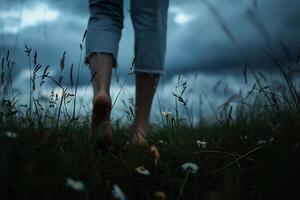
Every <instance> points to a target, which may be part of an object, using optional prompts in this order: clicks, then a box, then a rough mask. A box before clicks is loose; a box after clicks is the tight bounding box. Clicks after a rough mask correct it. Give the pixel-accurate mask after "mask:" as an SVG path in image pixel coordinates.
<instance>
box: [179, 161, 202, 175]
mask: <svg viewBox="0 0 300 200" xmlns="http://www.w3.org/2000/svg"><path fill="white" fill-rule="evenodd" d="M181 168H182V169H183V171H186V170H188V169H191V170H192V171H191V172H192V173H193V174H196V173H197V172H198V170H199V167H198V165H197V164H195V163H192V162H186V163H184V164H182V165H181Z"/></svg>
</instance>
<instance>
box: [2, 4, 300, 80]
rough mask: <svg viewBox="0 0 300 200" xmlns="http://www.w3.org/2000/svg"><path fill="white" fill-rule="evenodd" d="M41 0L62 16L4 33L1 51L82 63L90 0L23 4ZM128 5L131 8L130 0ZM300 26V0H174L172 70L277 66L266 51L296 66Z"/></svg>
mask: <svg viewBox="0 0 300 200" xmlns="http://www.w3.org/2000/svg"><path fill="white" fill-rule="evenodd" d="M20 2H22V1H21V0H20V1H8V0H4V1H1V3H0V4H1V6H0V16H1V12H3V11H7V10H10V9H14V10H20ZM41 2H42V3H44V4H46V5H48V6H49V8H51V9H53V10H56V11H58V12H59V14H60V15H59V17H58V18H57V19H56V20H54V21H49V22H45V23H37V24H36V25H34V26H28V27H25V28H24V29H22V30H21V32H20V33H19V34H16V33H9V32H7V33H1V32H0V40H1V41H2V42H1V44H0V48H1V49H0V53H2V54H3V53H4V52H5V50H4V49H7V48H9V49H16V50H15V52H14V53H15V54H16V55H15V59H16V61H17V64H18V66H19V67H20V69H22V67H23V66H26V64H24V62H25V61H26V58H25V55H24V44H28V45H29V46H32V47H33V48H34V49H36V50H37V51H38V52H39V57H40V61H41V62H42V63H44V64H50V65H53V66H58V63H59V59H60V57H61V54H62V53H63V52H64V51H66V52H67V59H66V60H67V61H66V62H67V64H68V66H70V65H71V63H73V64H75V65H77V64H78V62H79V56H80V50H79V43H80V41H81V38H82V34H83V32H84V30H85V28H86V25H87V20H88V1H87V0H86V1H82V0H73V1H62V0H48V1H41V0H24V1H23V5H24V6H25V7H26V6H27V7H28V8H30V7H32V6H34V5H35V4H36V3H41ZM125 5H126V6H127V8H126V9H128V8H129V6H128V1H125ZM125 17H126V20H125V26H124V27H125V28H124V29H123V38H122V41H121V44H120V50H119V69H118V70H119V75H125V74H127V72H128V70H129V67H130V64H131V61H132V58H133V31H132V26H131V22H130V20H129V12H127V11H125ZM0 20H1V18H0ZM11 20H13V19H11ZM14 20H15V19H14ZM5 23H7V22H6V21H3V20H2V21H1V23H0V25H1V26H0V27H4V26H6V25H7V24H5ZM299 24H300V2H299V1H298V0H289V1H281V0H261V1H259V0H257V1H251V0H247V1H246V0H244V1H241V0H230V1H229V0H228V1H224V0H186V1H182V0H170V13H169V29H168V48H167V57H166V67H165V69H166V73H167V75H169V76H171V75H172V74H178V73H184V72H193V71H196V70H197V71H202V72H209V73H216V74H218V73H219V74H222V73H225V72H227V73H232V72H234V71H235V70H240V68H241V67H242V66H243V65H244V64H246V63H247V64H252V65H253V66H254V67H257V68H259V69H260V68H268V69H272V68H270V67H272V66H273V65H272V63H271V62H270V59H268V58H267V57H266V56H265V55H264V54H263V53H262V51H261V50H260V49H265V50H268V51H270V52H271V53H272V54H274V56H275V57H276V58H278V59H279V60H280V61H281V62H282V63H284V64H291V63H293V61H294V60H295V57H296V47H297V45H299V44H300V41H299V35H300V26H299ZM0 31H1V29H0ZM1 38H2V39H1ZM16 38H17V39H16ZM15 41H17V45H16V47H15ZM19 71H21V70H19ZM82 77H83V78H82V79H84V81H83V82H84V83H86V82H88V80H89V73H88V71H87V70H86V69H85V70H84V72H83V75H82Z"/></svg>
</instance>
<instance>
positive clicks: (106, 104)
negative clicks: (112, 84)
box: [91, 94, 112, 146]
mask: <svg viewBox="0 0 300 200" xmlns="http://www.w3.org/2000/svg"><path fill="white" fill-rule="evenodd" d="M110 111H111V99H110V96H109V95H106V94H98V95H97V96H96V97H95V98H94V106H93V115H92V135H91V136H94V137H95V136H96V137H97V135H98V136H99V135H100V139H99V145H100V146H107V145H111V143H112V129H111V123H110Z"/></svg>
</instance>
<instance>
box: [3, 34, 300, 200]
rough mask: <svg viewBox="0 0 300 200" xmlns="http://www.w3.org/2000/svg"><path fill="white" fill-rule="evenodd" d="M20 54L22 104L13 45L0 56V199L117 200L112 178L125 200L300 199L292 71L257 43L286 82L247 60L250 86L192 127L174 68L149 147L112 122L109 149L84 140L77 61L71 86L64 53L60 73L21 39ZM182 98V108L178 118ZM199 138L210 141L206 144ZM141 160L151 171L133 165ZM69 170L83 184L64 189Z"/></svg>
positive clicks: (298, 114) (85, 116) (298, 112)
mask: <svg viewBox="0 0 300 200" xmlns="http://www.w3.org/2000/svg"><path fill="white" fill-rule="evenodd" d="M83 41H84V38H83V40H82V42H83ZM80 49H81V50H82V44H80ZM25 52H26V54H27V56H28V61H29V66H30V72H31V73H30V80H29V84H30V91H29V97H28V98H29V100H28V102H29V103H28V104H24V103H21V102H20V99H19V94H17V92H16V90H15V88H14V86H13V81H12V70H13V67H12V63H13V61H12V60H10V54H9V51H8V53H7V55H6V56H4V57H3V58H2V65H1V86H0V92H1V107H0V122H1V125H0V185H1V187H0V191H1V192H0V198H1V199H13V198H16V199H32V198H33V197H37V198H42V199H113V195H112V188H113V186H114V185H115V184H116V185H118V186H119V187H120V188H121V190H122V191H123V192H124V194H125V195H126V197H127V199H189V200H192V199H209V200H210V199H211V200H213V199H279V198H280V199H282V198H284V199H297V197H298V190H299V184H297V182H298V181H299V177H300V172H299V169H300V161H299V155H300V152H299V136H300V135H299V131H300V123H299V122H300V104H299V101H300V94H299V88H298V87H296V81H295V79H294V74H295V73H297V71H296V70H294V69H290V68H286V67H284V66H283V65H282V64H280V63H279V62H278V61H277V60H276V59H275V58H274V57H272V55H271V54H270V53H269V52H267V51H263V52H264V53H265V54H266V56H268V57H269V58H270V59H271V60H272V61H273V63H274V65H275V66H276V67H277V69H278V70H279V71H280V73H281V74H282V83H280V84H266V82H265V81H264V80H265V79H267V78H268V77H266V76H265V75H264V74H262V73H260V72H255V71H254V70H253V69H252V68H251V67H249V66H245V67H244V69H243V72H242V73H241V74H243V76H244V79H245V84H246V85H247V87H248V91H246V92H244V93H242V94H240V95H237V96H233V97H232V98H231V99H230V100H229V101H227V102H225V103H224V104H223V105H222V106H221V107H220V108H219V109H214V110H215V118H216V120H215V122H214V123H206V122H205V119H203V118H201V119H200V121H199V123H198V125H197V126H194V125H193V119H192V115H191V114H190V112H189V105H188V104H187V103H186V102H187V99H186V98H188V97H185V96H184V94H185V91H186V88H187V82H186V81H183V82H182V81H181V77H180V76H178V84H177V85H176V91H175V92H174V93H173V97H174V100H175V102H176V107H175V110H174V111H173V112H172V113H163V110H161V108H159V110H160V111H161V118H162V122H163V126H162V127H160V126H157V125H155V124H152V129H151V134H150V135H149V136H148V138H147V141H148V142H149V146H144V147H130V148H124V146H125V143H126V140H127V137H128V136H127V134H126V133H128V132H129V128H128V127H127V126H125V127H124V126H121V125H120V124H118V123H114V124H113V125H114V126H113V130H114V131H113V132H114V150H113V151H110V152H101V151H97V150H95V148H94V146H95V145H94V144H92V143H90V142H89V141H88V133H89V130H90V121H89V119H90V118H89V117H90V113H84V112H82V111H81V107H82V101H80V100H79V99H78V98H76V97H77V88H78V80H79V78H78V77H79V73H80V68H81V66H80V64H79V66H78V68H77V74H76V76H75V75H74V74H73V71H74V69H73V65H72V67H71V68H70V76H69V78H70V82H71V83H72V84H71V87H70V88H67V87H65V86H64V85H63V84H62V81H63V79H64V78H66V77H63V76H62V72H63V70H65V65H64V60H65V56H66V53H65V52H64V53H63V56H62V59H61V62H60V70H61V73H60V76H59V77H58V79H56V78H55V77H52V76H51V74H50V72H49V66H42V65H41V64H39V63H38V56H37V52H35V53H32V48H29V47H27V46H26V49H25ZM298 58H299V57H298ZM79 63H81V58H80V62H79ZM129 75H130V74H129ZM74 76H75V78H76V81H75V86H74ZM93 76H94V75H93ZM250 77H253V80H254V81H253V82H252V83H250ZM126 80H127V79H126ZM91 81H92V79H91ZM47 83H51V84H52V86H53V85H54V86H53V87H56V88H59V91H57V90H54V89H53V90H52V91H51V92H50V94H49V99H47V100H45V99H44V100H43V99H42V98H41V90H42V89H43V87H44V84H47ZM125 83H126V81H125V82H124V83H123V84H122V88H123V86H124V85H125ZM87 87H88V86H87ZM122 88H121V89H122ZM114 103H115V102H114ZM133 105H134V104H133ZM159 105H160V104H159ZM130 106H132V105H130ZM180 106H183V108H184V109H185V111H186V116H180V114H179V112H178V107H180ZM78 107H79V108H78ZM130 110H131V112H132V108H131V107H130ZM131 114H132V115H134V113H131ZM197 141H206V142H207V145H206V147H204V146H201V145H200V146H199V145H198V144H197ZM151 145H155V147H156V148H157V151H158V152H156V154H155V153H153V151H150V148H151V147H153V146H151ZM157 155H159V156H157ZM186 162H192V163H195V164H197V165H198V166H199V170H198V171H197V172H196V173H192V170H191V168H189V169H188V170H186V171H184V170H183V169H182V165H183V164H184V163H186ZM139 166H144V167H145V169H147V170H148V171H149V172H150V175H149V176H146V175H141V174H139V173H137V172H136V171H135V169H136V168H137V167H139ZM70 178H71V179H72V180H74V181H80V183H82V184H83V185H84V188H81V189H79V188H77V189H76V188H74V187H73V188H72V187H70V186H69V185H68V184H67V180H70ZM157 192H163V193H164V194H165V195H166V198H164V197H163V196H161V195H158V194H157Z"/></svg>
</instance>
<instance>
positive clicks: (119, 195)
mask: <svg viewBox="0 0 300 200" xmlns="http://www.w3.org/2000/svg"><path fill="white" fill-rule="evenodd" d="M111 192H112V195H113V197H114V198H115V199H118V200H125V199H126V196H125V194H124V193H123V191H122V190H121V188H120V187H119V186H118V185H113V190H112V191H111Z"/></svg>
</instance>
